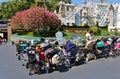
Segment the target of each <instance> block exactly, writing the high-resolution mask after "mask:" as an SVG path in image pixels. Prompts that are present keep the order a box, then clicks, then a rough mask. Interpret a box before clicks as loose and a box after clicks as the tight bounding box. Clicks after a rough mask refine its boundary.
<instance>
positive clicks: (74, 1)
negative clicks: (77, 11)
mask: <svg viewBox="0 0 120 79" xmlns="http://www.w3.org/2000/svg"><path fill="white" fill-rule="evenodd" d="M4 1H8V0H0V2H4ZM71 1H72V3H75V4H81V3H82V1H83V0H71ZM86 1H90V0H86ZM114 2H120V0H108V3H114Z"/></svg>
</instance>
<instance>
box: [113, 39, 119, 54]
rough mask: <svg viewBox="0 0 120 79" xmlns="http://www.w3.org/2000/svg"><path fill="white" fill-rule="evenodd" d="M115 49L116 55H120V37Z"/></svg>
mask: <svg viewBox="0 0 120 79" xmlns="http://www.w3.org/2000/svg"><path fill="white" fill-rule="evenodd" d="M114 50H115V52H116V55H117V56H119V55H120V39H118V40H117V42H116V44H115V47H114Z"/></svg>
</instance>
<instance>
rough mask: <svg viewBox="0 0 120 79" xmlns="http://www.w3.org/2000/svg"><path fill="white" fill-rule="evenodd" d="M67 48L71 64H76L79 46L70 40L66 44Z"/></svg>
mask: <svg viewBox="0 0 120 79" xmlns="http://www.w3.org/2000/svg"><path fill="white" fill-rule="evenodd" d="M65 49H66V52H67V55H68V58H69V61H70V63H71V64H75V62H76V61H75V60H76V55H77V53H78V47H77V46H76V45H75V44H73V43H72V42H71V41H70V40H68V41H67V42H66V44H65Z"/></svg>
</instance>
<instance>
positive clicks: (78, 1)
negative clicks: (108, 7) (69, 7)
mask: <svg viewBox="0 0 120 79" xmlns="http://www.w3.org/2000/svg"><path fill="white" fill-rule="evenodd" d="M71 1H72V3H75V4H81V3H82V1H83V0H71ZM86 1H90V0H86ZM98 1H100V0H98ZM107 1H108V3H115V2H120V0H107Z"/></svg>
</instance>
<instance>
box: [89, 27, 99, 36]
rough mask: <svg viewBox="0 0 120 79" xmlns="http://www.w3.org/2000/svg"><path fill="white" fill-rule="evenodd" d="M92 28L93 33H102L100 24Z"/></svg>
mask: <svg viewBox="0 0 120 79" xmlns="http://www.w3.org/2000/svg"><path fill="white" fill-rule="evenodd" d="M90 30H91V31H92V34H93V35H101V30H100V28H99V27H98V26H91V27H90Z"/></svg>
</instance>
